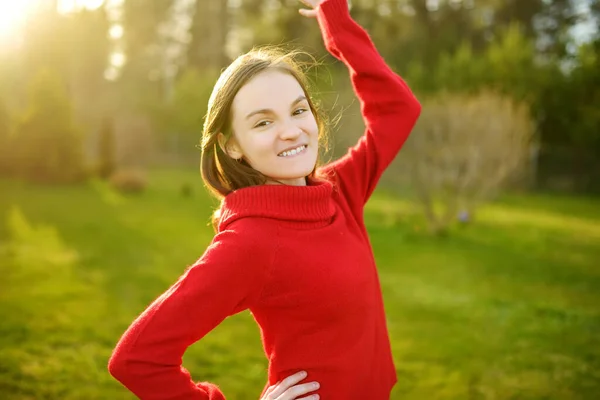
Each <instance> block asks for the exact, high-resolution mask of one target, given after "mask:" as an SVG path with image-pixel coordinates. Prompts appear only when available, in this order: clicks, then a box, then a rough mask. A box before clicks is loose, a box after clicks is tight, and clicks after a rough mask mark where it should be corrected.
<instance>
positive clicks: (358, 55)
mask: <svg viewBox="0 0 600 400" xmlns="http://www.w3.org/2000/svg"><path fill="white" fill-rule="evenodd" d="M317 19H318V21H319V26H320V28H321V32H322V35H323V40H324V42H325V47H326V48H327V50H328V51H329V52H330V53H331V54H332V55H333V56H334V57H336V58H337V59H339V60H341V61H342V62H343V63H344V64H345V65H346V67H347V68H348V70H349V72H350V79H351V82H352V86H353V88H354V91H355V93H356V95H357V97H358V99H359V101H360V105H361V113H362V116H363V119H364V122H365V126H366V131H365V133H364V135H363V136H362V137H361V139H360V140H359V141H358V143H357V144H356V146H354V147H353V148H351V149H349V150H348V152H347V154H346V155H345V156H343V157H342V158H340V159H338V160H336V161H335V162H333V163H331V164H328V165H326V166H324V167H323V169H322V170H321V172H322V173H324V174H326V175H330V173H331V172H333V175H335V177H336V180H337V182H338V184H339V186H340V187H341V189H342V191H343V193H344V194H345V195H346V196H347V197H348V200H349V201H350V202H351V204H353V205H354V206H355V207H356V209H360V210H362V207H363V206H364V204H365V203H366V201H367V200H368V198H369V196H370V195H371V194H372V192H373V190H374V189H375V186H376V184H377V182H378V180H379V178H380V177H381V174H382V173H383V171H384V170H385V168H386V167H387V166H388V165H389V164H390V163H391V162H392V160H393V159H394V157H395V156H396V154H397V153H398V152H399V151H400V148H401V147H402V145H403V144H404V142H405V141H406V139H407V137H408V135H409V134H410V132H411V130H412V128H413V126H414V125H415V123H416V121H417V118H418V117H419V114H420V112H421V105H420V104H419V102H418V101H417V99H416V98H415V97H414V95H413V93H412V92H411V90H410V89H409V88H408V86H407V85H406V83H405V82H404V81H403V80H402V78H400V77H399V76H398V75H396V74H395V73H394V72H393V71H392V70H391V69H390V68H389V67H388V66H387V65H386V63H385V61H384V60H383V58H382V57H381V56H380V55H379V53H378V52H377V49H376V48H375V46H374V44H373V42H372V41H371V39H370V38H369V36H368V34H367V33H366V32H365V30H364V29H363V28H361V27H360V26H359V25H358V24H357V23H356V22H355V21H354V20H352V18H351V17H350V13H349V11H348V4H347V0H325V1H324V2H323V3H321V5H320V6H319V7H318V10H317Z"/></svg>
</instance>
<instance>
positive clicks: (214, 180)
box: [200, 47, 326, 231]
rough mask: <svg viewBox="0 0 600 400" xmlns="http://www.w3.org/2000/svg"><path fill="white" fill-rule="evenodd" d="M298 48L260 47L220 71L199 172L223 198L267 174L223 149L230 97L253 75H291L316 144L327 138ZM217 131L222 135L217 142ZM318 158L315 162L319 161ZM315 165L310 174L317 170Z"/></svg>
mask: <svg viewBox="0 0 600 400" xmlns="http://www.w3.org/2000/svg"><path fill="white" fill-rule="evenodd" d="M304 54H305V53H303V52H300V51H291V52H290V51H285V50H284V49H282V48H279V47H262V48H256V49H253V50H251V51H250V52H248V53H246V54H244V55H241V56H240V57H238V58H237V59H236V60H235V61H233V62H232V63H231V65H229V67H227V69H225V71H223V73H222V74H221V76H220V77H219V79H218V80H217V83H216V84H215V87H214V89H213V91H212V94H211V96H210V99H209V101H208V110H207V113H206V118H205V120H204V128H203V132H202V143H201V150H202V156H201V161H200V172H201V174H202V179H203V180H204V183H205V184H206V186H207V187H208V189H209V191H210V192H211V193H212V194H213V195H214V196H215V197H217V198H218V199H221V200H222V199H223V198H224V197H225V196H226V195H227V194H229V193H231V192H232V191H234V190H237V189H241V188H244V187H248V186H256V185H262V184H265V183H266V182H267V179H268V177H267V176H265V175H263V174H262V173H261V172H259V171H257V170H255V169H254V168H252V167H251V166H250V165H249V164H248V163H247V162H246V161H245V160H236V159H234V158H232V157H230V156H229V155H228V154H227V153H226V152H225V150H224V148H225V146H226V144H227V142H228V141H229V140H231V137H232V135H233V131H232V123H231V120H232V113H231V106H232V104H233V99H234V98H235V96H236V94H237V93H238V92H239V90H240V89H241V88H242V87H243V86H244V85H245V84H246V83H247V82H248V81H250V80H251V79H252V78H253V77H255V76H256V75H258V74H260V73H261V72H264V71H266V70H277V71H280V72H284V73H287V74H290V75H291V76H293V77H294V78H295V79H296V80H297V81H298V83H299V84H300V86H301V87H302V90H303V91H304V94H305V96H306V99H307V101H308V104H309V107H310V110H311V112H312V113H313V115H314V117H315V120H316V122H317V126H318V129H319V143H322V142H323V139H324V138H326V129H325V128H326V124H325V118H324V116H323V115H322V114H321V112H320V109H318V108H317V107H316V103H315V101H314V100H313V99H312V98H311V97H310V95H309V90H308V89H309V85H310V84H309V80H308V77H307V74H306V65H307V64H303V63H302V62H300V61H299V56H300V55H304ZM219 133H222V134H223V136H224V138H225V139H224V143H223V140H222V141H221V143H219ZM318 162H319V161H317V163H318ZM316 167H317V166H316V165H315V168H314V169H313V171H312V172H311V173H310V175H309V177H312V176H313V175H314V174H315V171H316ZM219 217H220V208H219V209H217V210H216V211H215V213H214V214H213V218H212V224H213V227H214V228H215V231H216V230H217V226H218V221H219Z"/></svg>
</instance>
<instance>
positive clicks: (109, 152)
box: [97, 118, 117, 179]
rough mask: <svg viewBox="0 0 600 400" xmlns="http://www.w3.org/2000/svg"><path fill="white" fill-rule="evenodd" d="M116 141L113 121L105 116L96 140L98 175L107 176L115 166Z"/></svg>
mask: <svg viewBox="0 0 600 400" xmlns="http://www.w3.org/2000/svg"><path fill="white" fill-rule="evenodd" d="M116 146H117V143H116V138H115V127H114V122H113V120H112V119H111V118H105V119H104V121H103V123H102V128H101V130H100V135H99V140H98V171H97V172H98V175H99V176H100V177H101V178H104V179H106V178H108V177H109V176H110V175H111V174H112V173H113V172H114V171H115V168H116V167H117V160H116V156H117V155H116V152H117V147H116Z"/></svg>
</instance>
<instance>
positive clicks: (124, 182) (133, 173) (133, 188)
mask: <svg viewBox="0 0 600 400" xmlns="http://www.w3.org/2000/svg"><path fill="white" fill-rule="evenodd" d="M109 181H110V185H111V186H112V187H113V188H114V189H116V190H118V191H119V192H121V193H141V192H143V191H144V190H146V187H147V184H148V183H147V179H146V174H144V173H143V172H142V171H140V170H138V169H123V170H118V171H116V172H115V173H114V174H113V175H112V176H111V177H110V180H109Z"/></svg>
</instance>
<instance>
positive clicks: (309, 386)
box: [264, 371, 320, 400]
mask: <svg viewBox="0 0 600 400" xmlns="http://www.w3.org/2000/svg"><path fill="white" fill-rule="evenodd" d="M306 376H307V374H306V372H305V371H300V372H298V373H296V374H294V375H291V376H288V377H287V378H285V379H284V380H283V381H281V383H276V384H275V385H273V386H271V387H269V388H268V390H267V391H266V392H265V397H264V399H266V400H296V399H300V398H299V397H298V396H303V395H305V394H308V393H310V392H314V391H315V390H317V389H318V388H319V386H320V385H319V384H318V383H317V382H309V383H303V384H300V385H299V384H298V383H299V382H300V381H302V380H303V379H304V378H306ZM301 398H302V399H306V400H316V399H318V398H319V395H317V394H313V395H310V396H305V397H301Z"/></svg>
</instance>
